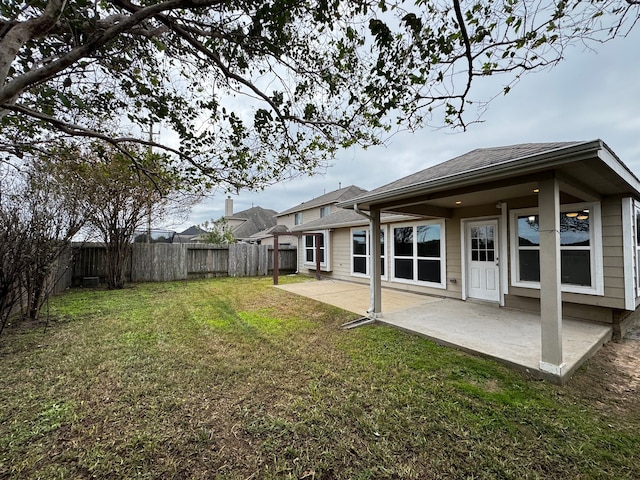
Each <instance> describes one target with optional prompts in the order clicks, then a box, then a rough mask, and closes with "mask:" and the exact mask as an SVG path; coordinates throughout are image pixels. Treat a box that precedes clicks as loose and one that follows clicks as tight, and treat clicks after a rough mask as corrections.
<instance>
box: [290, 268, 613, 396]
mask: <svg viewBox="0 0 640 480" xmlns="http://www.w3.org/2000/svg"><path fill="white" fill-rule="evenodd" d="M278 288H281V289H283V290H287V291H289V292H292V293H296V294H298V295H302V296H305V297H309V298H313V299H315V300H318V301H320V302H323V303H327V304H329V305H334V306H336V307H340V308H343V309H345V310H348V311H351V312H354V313H356V314H358V315H363V316H366V311H367V309H368V308H369V287H368V285H363V284H356V283H350V282H342V281H337V280H322V281H310V282H304V283H296V284H290V285H279V286H278ZM382 312H383V315H382V318H379V319H378V321H379V322H380V323H384V324H388V325H392V326H394V327H397V328H400V329H403V330H406V331H410V332H413V333H417V334H419V335H422V336H424V337H427V338H429V339H431V340H433V341H435V342H437V343H439V344H442V345H447V346H452V347H455V348H459V349H462V350H465V351H468V352H471V353H475V354H480V355H482V356H485V357H489V358H493V359H495V360H498V361H500V362H503V363H506V364H508V365H511V366H512V367H515V368H517V369H520V370H523V371H525V372H527V373H529V374H531V375H533V376H535V377H538V378H544V379H547V380H550V381H553V382H554V383H561V384H562V383H564V382H566V381H567V380H568V379H569V378H570V376H571V375H572V374H573V373H574V372H575V370H576V369H577V368H578V367H579V366H580V365H581V364H582V363H583V362H584V361H585V360H587V359H588V358H589V357H590V356H592V355H593V354H594V353H595V352H596V351H597V350H598V349H599V348H600V347H601V346H602V345H604V344H605V343H606V342H608V341H609V340H610V339H611V335H612V329H611V327H608V326H605V325H597V324H592V323H587V322H581V321H577V320H568V319H565V320H563V322H562V337H563V340H562V347H563V358H564V363H565V365H564V367H563V369H562V374H561V375H552V374H550V373H548V372H544V371H541V370H540V368H539V363H540V353H541V329H540V315H539V314H536V313H531V312H524V311H520V310H513V309H507V308H500V307H498V306H496V305H493V304H486V303H479V302H469V301H467V302H463V301H461V300H452V299H446V298H440V297H433V296H427V295H419V294H413V293H408V292H400V291H396V290H390V289H384V288H383V289H382Z"/></svg>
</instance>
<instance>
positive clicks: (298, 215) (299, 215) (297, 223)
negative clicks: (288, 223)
mask: <svg viewBox="0 0 640 480" xmlns="http://www.w3.org/2000/svg"><path fill="white" fill-rule="evenodd" d="M298 218H300V221H299V222H298ZM293 225H294V226H295V225H302V212H297V213H294V214H293Z"/></svg>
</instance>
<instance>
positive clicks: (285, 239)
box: [249, 225, 298, 247]
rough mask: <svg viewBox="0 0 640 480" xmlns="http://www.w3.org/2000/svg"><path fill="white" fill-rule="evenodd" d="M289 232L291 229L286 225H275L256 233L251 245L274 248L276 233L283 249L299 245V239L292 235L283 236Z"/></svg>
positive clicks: (252, 237)
mask: <svg viewBox="0 0 640 480" xmlns="http://www.w3.org/2000/svg"><path fill="white" fill-rule="evenodd" d="M288 232H289V229H288V228H287V227H286V226H285V225H274V226H273V227H269V228H267V229H265V230H261V231H259V232H257V233H254V234H253V235H251V237H250V238H249V241H250V242H251V243H257V244H259V245H269V246H271V247H273V244H274V239H275V236H274V233H278V234H280V235H278V244H279V246H281V247H295V246H296V245H297V244H298V237H295V236H291V235H283V234H286V233H288Z"/></svg>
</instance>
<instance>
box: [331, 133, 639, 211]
mask: <svg viewBox="0 0 640 480" xmlns="http://www.w3.org/2000/svg"><path fill="white" fill-rule="evenodd" d="M603 149H606V151H607V152H609V154H610V157H609V158H610V159H613V160H615V161H616V162H617V164H618V165H620V166H622V164H621V162H620V160H619V159H618V157H617V156H616V155H615V154H614V153H613V152H612V151H611V150H610V149H609V148H608V147H607V146H606V144H604V142H602V141H601V140H593V141H589V142H583V143H580V144H577V145H573V146H571V147H562V148H559V149H554V150H550V151H548V152H544V153H542V154H536V155H529V156H526V157H522V158H519V159H515V160H508V161H505V162H501V163H497V164H494V165H491V166H489V167H482V168H479V169H474V170H468V171H466V172H462V173H458V174H453V175H449V176H445V177H441V178H438V179H435V180H429V181H426V182H419V183H416V184H413V185H409V186H402V187H396V188H394V189H391V190H387V191H384V192H380V193H378V194H373V195H362V196H360V197H356V198H353V199H351V200H349V201H347V202H341V203H338V205H337V206H338V207H341V208H354V205H358V206H359V207H360V208H367V207H369V206H371V205H375V204H376V203H381V202H385V201H389V200H401V199H404V198H407V197H411V196H412V195H414V194H416V193H418V192H419V193H426V192H436V191H439V190H444V189H449V188H458V187H464V186H468V185H471V184H475V183H482V182H485V181H486V180H488V179H489V178H490V179H491V180H496V179H500V178H505V177H509V176H512V175H513V174H517V175H523V174H526V173H530V172H532V171H537V170H541V169H547V168H550V167H553V166H558V165H562V164H564V163H572V162H575V161H578V160H581V159H583V158H587V157H588V156H590V155H593V154H594V153H597V152H599V151H601V150H603ZM601 158H602V157H601ZM625 170H627V169H625ZM627 171H628V170H627ZM629 173H630V172H629ZM631 176H633V175H632V174H631ZM636 181H637V179H636ZM639 187H640V184H639Z"/></svg>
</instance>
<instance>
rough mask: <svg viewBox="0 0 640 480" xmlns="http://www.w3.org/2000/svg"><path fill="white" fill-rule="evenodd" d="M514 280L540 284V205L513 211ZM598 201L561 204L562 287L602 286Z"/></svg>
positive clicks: (579, 289)
mask: <svg viewBox="0 0 640 480" xmlns="http://www.w3.org/2000/svg"><path fill="white" fill-rule="evenodd" d="M512 214H513V217H512V222H511V224H512V228H513V238H514V241H513V242H512V245H513V249H512V283H513V284H514V285H515V286H521V287H533V288H540V230H539V216H538V210H537V209H529V210H518V211H514V212H512ZM596 231H597V232H599V231H600V208H599V204H576V205H561V206H560V282H561V284H562V285H563V291H573V292H577V293H596V291H598V292H599V291H600V290H601V285H602V280H601V276H602V268H601V258H602V251H601V242H600V236H599V235H596Z"/></svg>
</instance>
